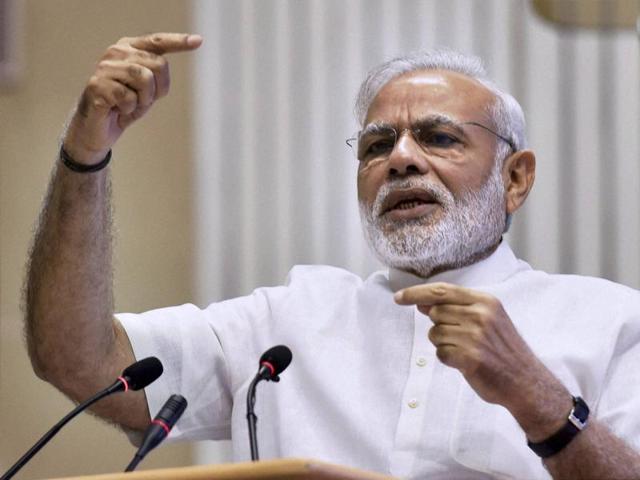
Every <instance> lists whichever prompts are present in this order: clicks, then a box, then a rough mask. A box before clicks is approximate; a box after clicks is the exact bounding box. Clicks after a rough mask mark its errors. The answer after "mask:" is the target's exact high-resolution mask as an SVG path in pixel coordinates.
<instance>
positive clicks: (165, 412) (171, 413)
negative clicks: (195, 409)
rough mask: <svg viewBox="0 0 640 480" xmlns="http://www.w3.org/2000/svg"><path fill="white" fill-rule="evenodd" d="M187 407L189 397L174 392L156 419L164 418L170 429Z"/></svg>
mask: <svg viewBox="0 0 640 480" xmlns="http://www.w3.org/2000/svg"><path fill="white" fill-rule="evenodd" d="M186 408H187V399H186V398H184V397H183V396H182V395H177V394H173V395H171V396H170V397H169V400H167V401H166V402H165V403H164V405H163V406H162V408H161V409H160V411H159V412H158V414H157V415H156V417H155V420H162V421H163V422H164V423H165V425H166V426H167V427H169V430H171V429H172V428H173V426H174V425H175V424H176V422H177V421H178V419H179V418H180V417H181V416H182V414H183V413H184V411H185V409H186Z"/></svg>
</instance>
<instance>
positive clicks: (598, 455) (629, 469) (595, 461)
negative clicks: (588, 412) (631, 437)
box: [544, 419, 640, 480]
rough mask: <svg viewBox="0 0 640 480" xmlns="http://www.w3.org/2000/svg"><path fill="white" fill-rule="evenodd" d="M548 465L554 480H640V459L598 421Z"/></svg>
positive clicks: (590, 425)
mask: <svg viewBox="0 0 640 480" xmlns="http://www.w3.org/2000/svg"><path fill="white" fill-rule="evenodd" d="M544 463H545V466H546V467H547V469H548V470H549V472H550V473H551V475H552V476H553V478H554V479H570V480H582V479H584V480H590V479H593V480H602V479H603V478H607V479H612V480H613V479H615V480H622V479H638V478H640V455H639V454H638V453H637V452H635V451H634V450H633V449H631V448H630V447H629V446H628V445H627V444H626V443H625V442H623V441H622V440H621V439H620V438H618V437H616V436H615V435H614V434H613V433H611V431H610V430H609V429H608V428H607V427H606V426H604V425H603V424H602V423H600V422H598V421H597V420H595V419H594V420H591V421H590V424H589V425H588V426H587V427H586V428H585V429H584V430H583V431H582V432H580V434H579V435H578V436H577V437H575V438H574V439H573V440H572V441H571V442H570V443H569V444H568V445H567V446H566V447H565V448H564V449H563V450H561V451H560V452H558V453H557V454H556V455H553V456H551V457H549V458H547V459H546V460H545V462H544Z"/></svg>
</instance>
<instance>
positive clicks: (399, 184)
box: [371, 177, 454, 217]
mask: <svg viewBox="0 0 640 480" xmlns="http://www.w3.org/2000/svg"><path fill="white" fill-rule="evenodd" d="M410 188H419V189H421V190H424V191H425V192H427V193H428V194H429V195H431V196H432V197H433V198H434V199H435V201H436V202H438V203H439V204H440V205H442V206H443V207H445V208H446V207H448V206H449V205H451V204H453V203H454V197H453V194H452V193H451V192H450V191H449V190H447V189H446V188H445V187H443V186H442V185H437V184H435V183H433V182H430V181H429V180H427V179H426V178H423V177H422V178H421V177H407V178H398V179H394V180H390V181H388V182H387V183H385V184H384V185H382V187H380V189H379V190H378V193H377V194H376V199H375V201H374V202H373V207H372V208H371V213H373V215H374V216H375V217H378V216H380V215H382V213H383V212H382V210H383V205H384V202H385V200H386V198H387V197H388V196H389V195H390V194H391V193H392V192H394V191H395V190H406V189H410Z"/></svg>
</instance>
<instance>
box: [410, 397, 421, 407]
mask: <svg viewBox="0 0 640 480" xmlns="http://www.w3.org/2000/svg"><path fill="white" fill-rule="evenodd" d="M408 405H409V407H410V408H418V405H420V404H419V403H418V400H416V399H415V398H414V399H411V400H409V403H408Z"/></svg>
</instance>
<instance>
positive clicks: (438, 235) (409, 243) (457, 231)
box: [360, 161, 506, 278]
mask: <svg viewBox="0 0 640 480" xmlns="http://www.w3.org/2000/svg"><path fill="white" fill-rule="evenodd" d="M501 164H502V162H499V161H496V162H495V165H494V168H493V170H492V172H491V174H490V175H489V178H488V179H487V181H486V182H485V183H484V185H482V187H480V189H479V190H478V191H472V190H467V191H466V192H463V193H462V194H461V196H460V198H459V199H456V198H455V197H454V196H453V194H452V193H451V192H450V191H449V190H447V189H446V188H445V187H443V186H440V185H435V184H432V183H431V182H429V181H428V180H427V179H426V178H424V177H419V176H409V177H405V178H402V179H397V180H391V181H389V182H388V183H386V184H384V185H383V186H382V187H381V188H380V190H379V191H378V194H377V195H376V199H375V201H374V203H373V206H370V205H367V204H365V203H364V202H362V201H360V218H361V220H362V226H363V229H364V234H365V238H366V239H367V243H368V244H369V247H370V248H371V249H372V250H373V252H374V253H375V254H376V256H377V257H378V259H379V260H380V261H381V262H382V263H384V264H385V265H387V266H389V267H394V268H398V269H400V270H405V271H409V272H412V273H415V274H417V275H419V276H421V277H423V278H427V277H429V276H431V275H432V274H434V273H438V272H441V271H444V270H451V269H455V268H461V267H464V266H466V265H470V264H471V263H474V262H476V261H478V260H480V259H481V258H483V256H485V255H486V254H487V253H488V252H489V251H490V249H491V247H493V246H495V245H497V244H498V242H499V241H500V238H501V236H502V234H503V232H504V231H505V226H506V206H505V199H504V184H503V183H502V175H501V168H500V167H501ZM399 188H402V189H406V188H421V189H424V190H426V191H427V192H429V193H430V194H431V195H432V196H433V198H434V199H435V201H437V202H438V203H439V204H440V205H439V206H438V207H437V210H436V211H434V212H433V213H432V214H430V215H428V216H426V217H420V218H416V219H409V220H389V219H386V218H385V217H381V216H380V214H381V213H382V205H383V202H384V200H385V198H386V197H387V195H389V193H391V192H392V191H394V190H397V189H399Z"/></svg>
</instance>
